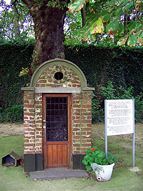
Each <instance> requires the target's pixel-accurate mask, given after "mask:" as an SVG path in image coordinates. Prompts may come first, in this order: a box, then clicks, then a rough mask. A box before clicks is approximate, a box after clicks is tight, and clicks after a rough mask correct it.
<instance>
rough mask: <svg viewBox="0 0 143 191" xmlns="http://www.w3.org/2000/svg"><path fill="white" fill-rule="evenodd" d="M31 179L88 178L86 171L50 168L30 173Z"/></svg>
mask: <svg viewBox="0 0 143 191" xmlns="http://www.w3.org/2000/svg"><path fill="white" fill-rule="evenodd" d="M29 176H30V178H31V179H34V180H35V179H61V178H82V177H88V174H87V173H86V171H84V170H73V169H66V168H49V169H45V170H43V171H34V172H30V173H29Z"/></svg>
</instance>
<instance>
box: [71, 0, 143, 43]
mask: <svg viewBox="0 0 143 191" xmlns="http://www.w3.org/2000/svg"><path fill="white" fill-rule="evenodd" d="M86 4H88V11H87V22H86V25H85V26H84V27H83V30H82V31H81V33H80V34H79V35H80V36H81V38H84V39H85V40H86V41H87V40H91V41H95V39H96V34H107V35H109V36H112V37H113V38H114V41H115V42H116V43H117V44H118V45H129V46H142V45H143V1H142V0H120V1H119V0H107V1H105V0H74V1H71V3H70V5H69V10H70V12H76V11H80V10H81V9H82V8H84V6H85V5H86Z"/></svg>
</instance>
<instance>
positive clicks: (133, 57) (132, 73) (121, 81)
mask: <svg viewBox="0 0 143 191" xmlns="http://www.w3.org/2000/svg"><path fill="white" fill-rule="evenodd" d="M32 51H33V44H28V43H27V44H23V45H20V44H1V45H0V107H2V108H7V107H9V106H12V105H19V104H22V91H21V87H22V86H25V85H26V83H28V82H29V80H30V79H29V77H28V76H25V77H19V76H18V75H19V72H20V71H21V69H22V67H24V68H25V67H29V65H30V62H31V55H32ZM65 55H66V59H68V60H70V61H72V62H74V63H75V64H77V65H78V66H79V67H80V68H81V69H82V71H83V72H84V73H85V75H86V77H87V80H88V85H89V86H93V87H95V88H96V90H95V92H96V94H97V97H99V98H100V93H99V92H98V90H99V87H101V86H102V85H106V83H107V82H108V81H109V80H110V81H112V82H113V84H114V85H115V87H119V86H122V87H124V88H127V87H129V86H133V88H134V92H133V93H134V95H135V96H136V95H138V94H139V92H143V83H142V82H143V67H142V63H143V48H136V49H133V48H130V49H129V48H119V47H95V46H88V47H87V46H83V47H81V46H76V47H65Z"/></svg>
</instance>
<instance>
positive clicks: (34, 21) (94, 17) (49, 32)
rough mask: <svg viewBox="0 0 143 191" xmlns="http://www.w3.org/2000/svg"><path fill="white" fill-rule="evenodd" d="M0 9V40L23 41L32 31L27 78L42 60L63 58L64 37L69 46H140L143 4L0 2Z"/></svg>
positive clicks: (128, 0) (127, 0) (142, 0)
mask: <svg viewBox="0 0 143 191" xmlns="http://www.w3.org/2000/svg"><path fill="white" fill-rule="evenodd" d="M0 6H1V7H3V9H0V18H1V24H0V37H1V40H2V38H3V37H4V38H5V37H6V38H7V39H10V40H11V39H22V40H24V39H26V38H27V34H28V33H29V31H30V30H29V29H32V27H33V29H34V34H35V47H34V51H33V61H32V63H31V68H30V73H31V74H32V73H33V72H34V70H35V69H36V67H37V66H38V65H40V64H42V63H43V62H44V61H46V60H49V59H53V58H56V57H57V58H64V46H63V42H64V41H65V34H66V40H67V42H69V43H71V42H74V43H75V42H77V43H88V44H89V43H93V44H96V43H97V39H98V40H99V41H100V42H101V41H104V40H105V39H109V40H110V42H112V43H114V44H117V45H120V46H121V45H128V46H142V45H143V0H120V1H119V0H11V4H9V5H7V3H6V0H1V1H0ZM68 10H69V13H68V14H67V12H68ZM71 14H73V15H71ZM65 23H66V24H65ZM3 25H5V26H4V27H3ZM64 29H65V31H64ZM10 30H12V32H9V31H10ZM70 39H71V40H70Z"/></svg>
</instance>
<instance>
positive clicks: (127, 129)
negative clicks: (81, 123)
mask: <svg viewBox="0 0 143 191" xmlns="http://www.w3.org/2000/svg"><path fill="white" fill-rule="evenodd" d="M105 111H106V112H105V121H106V128H107V136H112V135H122V134H132V133H134V100H133V99H120V100H106V101H105Z"/></svg>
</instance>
